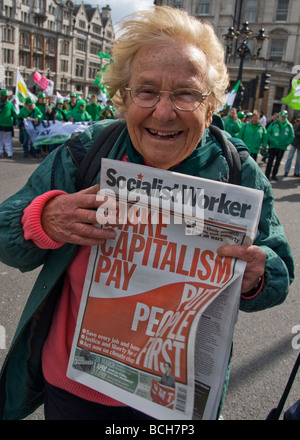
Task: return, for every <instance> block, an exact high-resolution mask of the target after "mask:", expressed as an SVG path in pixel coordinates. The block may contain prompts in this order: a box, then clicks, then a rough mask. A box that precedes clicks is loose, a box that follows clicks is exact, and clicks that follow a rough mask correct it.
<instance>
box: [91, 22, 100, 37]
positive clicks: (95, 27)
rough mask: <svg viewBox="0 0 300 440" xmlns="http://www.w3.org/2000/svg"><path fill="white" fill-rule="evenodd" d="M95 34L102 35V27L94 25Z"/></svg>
mask: <svg viewBox="0 0 300 440" xmlns="http://www.w3.org/2000/svg"><path fill="white" fill-rule="evenodd" d="M93 32H94V33H95V34H98V35H100V34H101V26H99V25H98V24H93Z"/></svg>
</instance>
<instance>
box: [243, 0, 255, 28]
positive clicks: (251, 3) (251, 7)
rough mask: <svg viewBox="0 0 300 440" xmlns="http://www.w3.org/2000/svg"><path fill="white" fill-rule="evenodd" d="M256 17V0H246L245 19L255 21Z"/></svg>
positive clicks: (250, 21)
mask: <svg viewBox="0 0 300 440" xmlns="http://www.w3.org/2000/svg"><path fill="white" fill-rule="evenodd" d="M256 18H257V0H248V1H247V4H246V10H245V21H248V22H249V23H255V22H256Z"/></svg>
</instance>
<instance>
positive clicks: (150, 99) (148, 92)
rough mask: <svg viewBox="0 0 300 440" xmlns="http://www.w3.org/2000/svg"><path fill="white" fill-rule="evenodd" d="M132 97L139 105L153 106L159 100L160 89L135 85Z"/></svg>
mask: <svg viewBox="0 0 300 440" xmlns="http://www.w3.org/2000/svg"><path fill="white" fill-rule="evenodd" d="M131 99H132V101H133V102H134V104H136V105H138V106H139V107H153V106H154V105H155V104H157V102H158V100H159V90H158V89H157V88H156V87H152V86H147V85H141V86H139V85H138V86H133V87H132V88H131Z"/></svg>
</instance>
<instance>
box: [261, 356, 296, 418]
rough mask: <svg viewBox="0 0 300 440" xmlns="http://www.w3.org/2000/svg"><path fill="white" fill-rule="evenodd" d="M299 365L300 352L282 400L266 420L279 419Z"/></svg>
mask: <svg viewBox="0 0 300 440" xmlns="http://www.w3.org/2000/svg"><path fill="white" fill-rule="evenodd" d="M299 366H300V353H299V354H298V357H297V359H296V361H295V364H294V366H293V369H292V372H291V374H290V377H289V379H288V381H287V384H286V386H285V389H284V392H283V394H282V396H281V399H280V401H279V403H278V406H277V407H276V408H273V409H272V410H271V411H270V413H269V414H268V416H267V418H266V420H278V419H279V417H280V414H281V412H282V410H283V407H284V404H285V402H286V399H287V397H288V395H289V392H290V390H291V388H292V385H293V382H294V380H295V377H296V375H297V372H298V369H299Z"/></svg>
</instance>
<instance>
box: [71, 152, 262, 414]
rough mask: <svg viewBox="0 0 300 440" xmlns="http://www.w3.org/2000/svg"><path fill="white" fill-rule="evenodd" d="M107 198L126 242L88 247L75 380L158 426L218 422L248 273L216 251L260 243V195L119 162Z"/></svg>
mask: <svg viewBox="0 0 300 440" xmlns="http://www.w3.org/2000/svg"><path fill="white" fill-rule="evenodd" d="M100 187H101V191H100V194H99V197H100V198H101V197H102V200H104V203H103V205H101V207H100V208H99V209H98V212H97V219H98V221H99V222H100V223H101V224H102V226H101V227H110V225H111V224H114V223H118V226H117V227H116V228H115V229H116V231H117V237H116V239H115V240H107V241H106V243H105V244H103V245H101V246H95V247H92V248H91V253H90V259H89V264H88V269H87V273H86V278H85V284H84V288H83V295H82V300H81V305H80V310H79V315H78V321H77V325H76V331H75V335H74V340H73V344H72V350H71V355H70V360H69V365H68V372H67V375H68V377H69V378H71V379H73V380H75V381H78V382H79V383H81V384H84V385H87V386H88V387H91V388H93V389H95V390H97V391H99V392H101V393H104V394H106V395H108V396H110V397H112V398H114V399H116V400H118V401H120V402H122V403H124V404H127V405H129V406H131V407H133V408H136V409H138V410H140V411H142V412H144V413H146V414H149V415H150V416H152V417H154V418H156V419H161V420H202V419H203V420H209V419H215V418H216V417H217V413H218V407H219V404H220V399H221V397H222V393H223V388H224V382H225V376H226V371H227V368H228V362H229V358H230V351H231V346H232V339H233V332H234V326H235V323H236V320H237V314H238V309H239V301H240V287H241V281H242V276H243V272H244V269H245V262H243V261H241V260H237V259H233V258H221V257H219V256H218V255H217V249H218V247H220V246H223V245H225V244H246V245H249V244H251V243H252V242H253V240H254V238H255V236H256V233H257V226H258V221H259V217H260V212H261V203H262V199H263V193H262V191H258V190H253V189H250V188H245V187H240V186H234V185H230V184H226V183H220V182H215V181H211V180H207V179H201V178H197V177H191V176H187V175H183V174H178V173H174V172H170V171H164V170H159V169H155V168H151V167H146V166H141V165H136V164H130V163H127V162H121V161H115V160H110V159H102V166H101V183H100ZM105 195H107V196H109V199H107V198H105V197H104V196H105ZM105 223H107V224H106V225H105Z"/></svg>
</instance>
